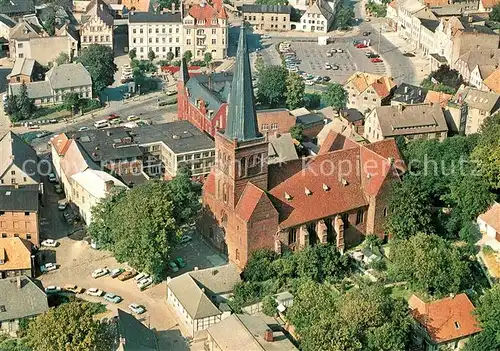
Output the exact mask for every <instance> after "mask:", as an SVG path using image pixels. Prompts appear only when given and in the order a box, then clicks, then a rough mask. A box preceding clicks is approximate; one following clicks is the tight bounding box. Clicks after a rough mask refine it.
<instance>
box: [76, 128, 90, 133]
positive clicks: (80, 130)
mask: <svg viewBox="0 0 500 351" xmlns="http://www.w3.org/2000/svg"><path fill="white" fill-rule="evenodd" d="M89 129H90V128H89V127H80V128H78V131H79V132H85V131H86V130H89Z"/></svg>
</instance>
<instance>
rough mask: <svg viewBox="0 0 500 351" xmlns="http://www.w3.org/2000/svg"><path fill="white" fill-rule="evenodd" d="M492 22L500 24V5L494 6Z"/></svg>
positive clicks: (491, 13) (491, 14)
mask: <svg viewBox="0 0 500 351" xmlns="http://www.w3.org/2000/svg"><path fill="white" fill-rule="evenodd" d="M489 16H490V20H492V21H495V22H500V4H496V5H495V6H493V9H492V10H491V12H490V15H489Z"/></svg>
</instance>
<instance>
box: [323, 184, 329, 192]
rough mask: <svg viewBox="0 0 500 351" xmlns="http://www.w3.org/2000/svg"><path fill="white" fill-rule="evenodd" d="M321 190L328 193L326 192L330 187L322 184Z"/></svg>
mask: <svg viewBox="0 0 500 351" xmlns="http://www.w3.org/2000/svg"><path fill="white" fill-rule="evenodd" d="M323 190H324V191H328V190H330V187H329V186H328V185H326V184H325V183H323Z"/></svg>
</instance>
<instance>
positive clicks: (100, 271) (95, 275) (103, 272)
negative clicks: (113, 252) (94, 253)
mask: <svg viewBox="0 0 500 351" xmlns="http://www.w3.org/2000/svg"><path fill="white" fill-rule="evenodd" d="M108 273H109V270H108V269H107V268H98V269H96V270H95V271H93V272H92V278H94V279H97V278H99V277H103V276H105V275H106V274H108Z"/></svg>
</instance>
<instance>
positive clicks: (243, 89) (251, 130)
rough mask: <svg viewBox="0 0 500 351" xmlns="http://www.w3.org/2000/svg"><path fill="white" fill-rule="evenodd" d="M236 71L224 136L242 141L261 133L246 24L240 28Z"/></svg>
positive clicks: (258, 135) (255, 137) (257, 136)
mask: <svg viewBox="0 0 500 351" xmlns="http://www.w3.org/2000/svg"><path fill="white" fill-rule="evenodd" d="M234 72H235V73H234V77H233V83H232V84H231V93H230V97H229V108H228V114H227V121H226V130H225V131H224V136H225V137H226V138H227V139H230V140H234V139H237V140H240V141H247V140H252V139H257V138H259V137H260V134H259V130H258V128H257V116H256V114H255V104H254V101H253V87H252V70H251V66H250V58H249V57H248V49H247V35H246V31H245V26H244V25H242V26H241V29H240V38H239V40H238V50H237V52H236V62H235V64H234Z"/></svg>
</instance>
